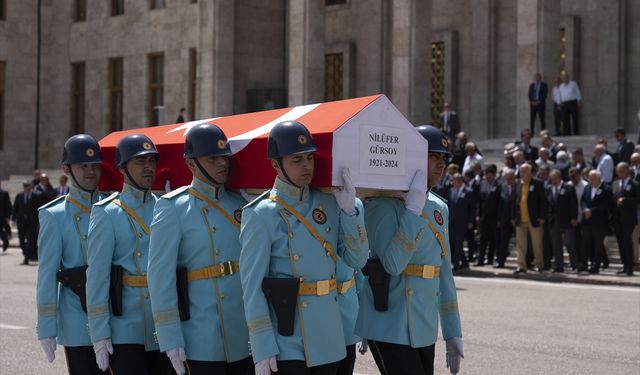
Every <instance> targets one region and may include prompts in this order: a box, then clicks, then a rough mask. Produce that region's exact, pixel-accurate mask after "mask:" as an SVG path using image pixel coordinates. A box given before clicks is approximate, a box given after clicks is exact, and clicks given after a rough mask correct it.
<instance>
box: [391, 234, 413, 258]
mask: <svg viewBox="0 0 640 375" xmlns="http://www.w3.org/2000/svg"><path fill="white" fill-rule="evenodd" d="M392 242H394V243H395V244H396V246H398V247H401V248H402V249H404V251H406V252H408V253H410V252H412V251H413V249H414V248H415V242H414V241H409V239H408V238H407V237H405V236H404V234H402V233H401V232H396V234H395V235H394V236H393V239H392Z"/></svg>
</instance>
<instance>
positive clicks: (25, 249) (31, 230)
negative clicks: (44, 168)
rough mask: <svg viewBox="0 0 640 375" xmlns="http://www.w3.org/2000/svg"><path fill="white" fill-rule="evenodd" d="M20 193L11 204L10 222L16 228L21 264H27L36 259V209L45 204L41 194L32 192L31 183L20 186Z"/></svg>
mask: <svg viewBox="0 0 640 375" xmlns="http://www.w3.org/2000/svg"><path fill="white" fill-rule="evenodd" d="M22 189H23V191H22V193H18V194H17V195H16V199H15V201H14V203H13V213H12V215H11V218H12V220H13V221H14V222H15V223H16V225H17V226H18V237H19V239H20V247H21V248H22V255H24V260H23V262H22V264H29V261H30V260H37V259H38V245H37V241H38V229H39V228H38V207H40V206H41V205H42V203H46V200H45V199H42V193H39V192H34V191H33V189H32V185H31V182H25V183H23V184H22Z"/></svg>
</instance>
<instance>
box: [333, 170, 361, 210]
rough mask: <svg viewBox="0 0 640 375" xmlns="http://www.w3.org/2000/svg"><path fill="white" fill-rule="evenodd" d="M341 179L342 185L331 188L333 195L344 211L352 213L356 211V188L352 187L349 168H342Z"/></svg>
mask: <svg viewBox="0 0 640 375" xmlns="http://www.w3.org/2000/svg"><path fill="white" fill-rule="evenodd" d="M342 180H343V181H344V186H343V187H341V188H335V189H333V196H334V197H336V201H337V202H338V206H340V208H341V209H342V211H344V213H346V214H347V215H354V214H355V213H356V188H354V187H353V182H351V174H350V173H349V168H343V169H342Z"/></svg>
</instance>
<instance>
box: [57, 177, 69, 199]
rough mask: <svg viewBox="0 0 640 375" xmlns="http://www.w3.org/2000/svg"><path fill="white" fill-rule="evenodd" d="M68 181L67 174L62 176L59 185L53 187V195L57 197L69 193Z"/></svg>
mask: <svg viewBox="0 0 640 375" xmlns="http://www.w3.org/2000/svg"><path fill="white" fill-rule="evenodd" d="M67 182H69V178H68V177H67V176H65V175H62V176H60V180H59V184H60V185H58V186H57V187H55V188H54V189H53V197H54V198H57V197H59V196H61V195H67V193H69V186H67Z"/></svg>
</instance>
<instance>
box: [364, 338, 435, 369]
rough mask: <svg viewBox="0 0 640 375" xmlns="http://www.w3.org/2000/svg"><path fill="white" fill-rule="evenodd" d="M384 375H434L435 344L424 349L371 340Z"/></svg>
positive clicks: (374, 355)
mask: <svg viewBox="0 0 640 375" xmlns="http://www.w3.org/2000/svg"><path fill="white" fill-rule="evenodd" d="M369 347H370V348H371V354H373V358H374V359H375V361H376V365H377V366H378V370H380V374H382V375H433V360H434V352H435V344H433V345H430V346H425V347H423V348H412V347H410V346H409V345H398V344H391V343H388V342H382V341H373V340H369Z"/></svg>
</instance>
